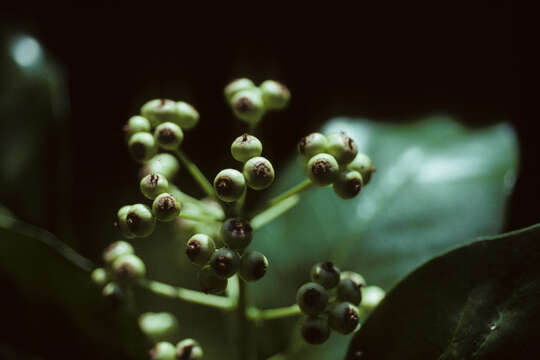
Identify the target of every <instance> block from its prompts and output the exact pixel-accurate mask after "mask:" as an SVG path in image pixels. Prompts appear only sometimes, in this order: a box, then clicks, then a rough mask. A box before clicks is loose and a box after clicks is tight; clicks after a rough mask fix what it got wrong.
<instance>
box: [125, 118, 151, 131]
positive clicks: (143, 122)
mask: <svg viewBox="0 0 540 360" xmlns="http://www.w3.org/2000/svg"><path fill="white" fill-rule="evenodd" d="M150 129H151V126H150V121H148V119H147V118H145V117H142V116H139V115H136V116H132V117H130V118H129V120H128V122H127V124H126V126H124V131H125V132H126V133H127V134H128V135H129V136H131V135H133V134H135V133H137V132H140V131H143V132H150Z"/></svg>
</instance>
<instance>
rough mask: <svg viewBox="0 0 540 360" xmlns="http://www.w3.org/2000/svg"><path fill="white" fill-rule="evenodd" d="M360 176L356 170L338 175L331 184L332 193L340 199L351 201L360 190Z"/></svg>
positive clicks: (361, 183)
mask: <svg viewBox="0 0 540 360" xmlns="http://www.w3.org/2000/svg"><path fill="white" fill-rule="evenodd" d="M362 185H363V181H362V175H360V173H359V172H358V171H356V170H345V171H344V172H342V173H340V174H339V176H338V177H337V179H336V181H335V182H334V184H333V188H334V192H335V193H336V194H337V195H338V196H339V197H340V198H342V199H345V200H347V199H352V198H354V197H355V196H356V195H358V193H360V190H362Z"/></svg>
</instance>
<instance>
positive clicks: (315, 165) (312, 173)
mask: <svg viewBox="0 0 540 360" xmlns="http://www.w3.org/2000/svg"><path fill="white" fill-rule="evenodd" d="M306 169H307V174H308V176H309V178H310V179H311V181H313V183H314V184H316V185H319V186H326V185H330V184H331V183H333V182H334V181H335V180H336V178H337V177H338V175H339V165H338V163H337V161H336V159H334V157H333V156H332V155H329V154H325V153H322V154H317V155H315V156H313V157H312V158H311V159H309V161H308V163H307V165H306Z"/></svg>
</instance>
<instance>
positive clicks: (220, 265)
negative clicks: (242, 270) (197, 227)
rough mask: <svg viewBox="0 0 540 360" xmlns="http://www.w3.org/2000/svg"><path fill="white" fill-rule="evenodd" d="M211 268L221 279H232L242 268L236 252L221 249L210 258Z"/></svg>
mask: <svg viewBox="0 0 540 360" xmlns="http://www.w3.org/2000/svg"><path fill="white" fill-rule="evenodd" d="M210 266H212V268H213V269H214V271H215V273H216V275H217V276H219V277H220V278H224V279H226V278H230V277H231V276H233V275H234V274H236V272H237V271H238V268H239V267H240V257H239V256H238V254H237V253H236V251H234V250H231V249H227V248H221V249H218V250H216V251H214V253H213V254H212V256H211V257H210Z"/></svg>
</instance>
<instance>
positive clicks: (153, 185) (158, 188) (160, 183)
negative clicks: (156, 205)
mask: <svg viewBox="0 0 540 360" xmlns="http://www.w3.org/2000/svg"><path fill="white" fill-rule="evenodd" d="M139 188H140V189H141V193H142V194H143V195H144V197H146V198H147V199H150V200H154V199H155V198H156V197H157V196H158V195H159V194H162V193H164V192H167V190H169V182H168V181H167V178H165V176H163V175H160V174H156V173H152V174H148V175H146V176H145V177H143V178H142V179H141V182H140V183H139Z"/></svg>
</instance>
